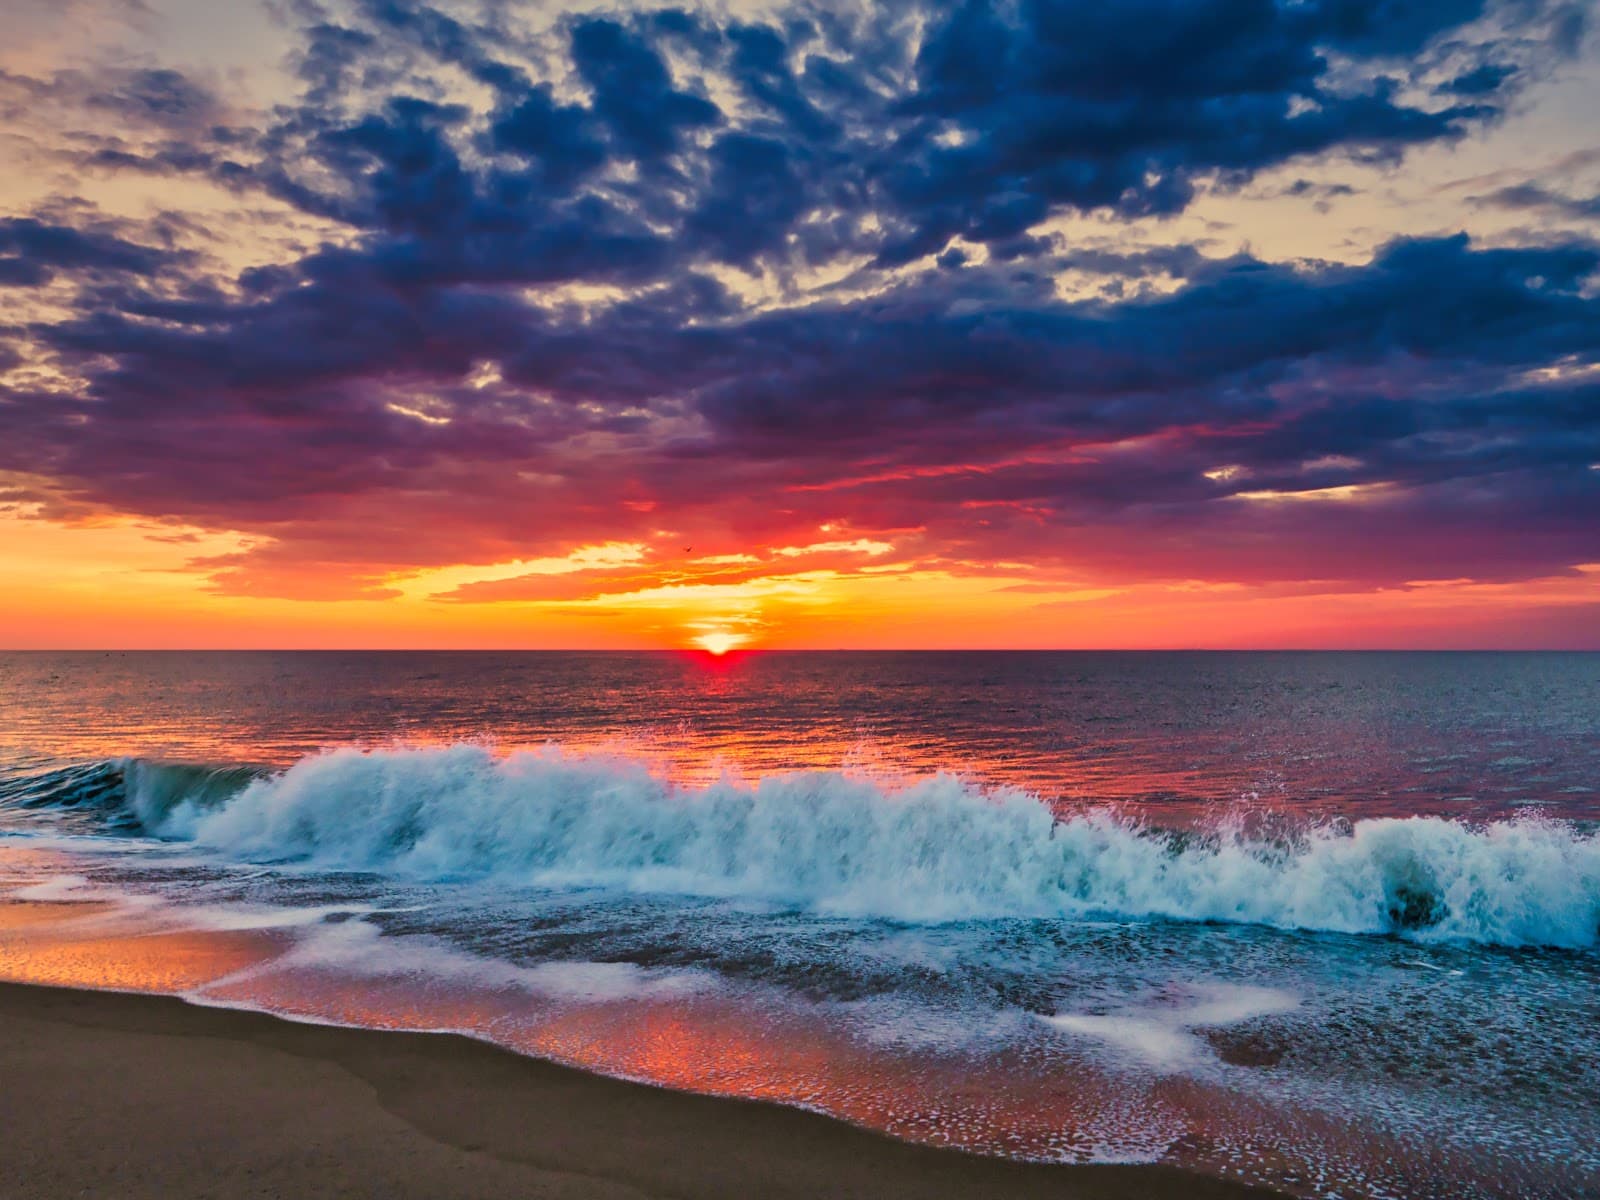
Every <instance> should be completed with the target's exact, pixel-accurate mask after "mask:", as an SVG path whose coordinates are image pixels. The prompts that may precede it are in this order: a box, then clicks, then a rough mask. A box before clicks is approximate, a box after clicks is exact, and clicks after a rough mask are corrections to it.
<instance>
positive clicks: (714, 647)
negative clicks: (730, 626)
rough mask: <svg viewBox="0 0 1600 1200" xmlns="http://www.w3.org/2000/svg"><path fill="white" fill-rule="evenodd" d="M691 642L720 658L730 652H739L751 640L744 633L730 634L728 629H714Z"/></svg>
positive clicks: (697, 636)
mask: <svg viewBox="0 0 1600 1200" xmlns="http://www.w3.org/2000/svg"><path fill="white" fill-rule="evenodd" d="M691 640H692V641H693V642H694V644H695V645H696V646H699V647H700V649H702V650H704V651H706V652H707V653H710V654H716V655H719V656H720V655H723V654H726V653H727V652H728V651H729V650H737V649H738V648H739V647H740V646H742V645H744V644H745V643H746V642H748V641H749V640H750V639H749V637H748V636H746V635H745V634H742V633H730V632H729V631H728V630H726V629H713V630H710V631H709V632H707V633H702V634H698V635H696V636H695V637H694V638H693V639H691Z"/></svg>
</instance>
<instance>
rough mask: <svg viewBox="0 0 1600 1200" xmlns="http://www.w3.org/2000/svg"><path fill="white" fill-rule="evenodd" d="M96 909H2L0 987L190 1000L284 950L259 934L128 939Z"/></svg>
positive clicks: (31, 905)
mask: <svg viewBox="0 0 1600 1200" xmlns="http://www.w3.org/2000/svg"><path fill="white" fill-rule="evenodd" d="M107 916H109V917H111V918H113V921H114V919H115V917H116V913H115V911H114V910H111V911H108V907H107V906H106V905H103V904H96V903H69V904H56V903H46V904H40V903H36V902H20V903H9V904H0V979H5V980H8V981H10V982H13V983H37V984H49V985H53V986H56V987H74V988H95V989H108V990H111V991H119V992H162V993H170V992H186V991H189V990H191V989H193V988H197V987H200V986H201V985H203V984H206V983H209V982H211V981H212V980H213V979H220V978H221V977H222V976H224V975H227V974H230V973H232V972H234V971H238V970H242V969H243V968H245V967H249V966H254V965H255V964H257V963H259V962H261V961H262V960H264V959H266V958H270V957H271V956H272V955H273V954H275V953H277V952H278V951H279V950H281V949H282V946H281V944H280V943H279V942H278V940H277V939H275V938H274V937H272V936H271V935H268V934H264V933H260V932H249V933H240V932H212V931H208V930H167V931H155V932H145V931H129V930H127V929H126V928H125V927H124V928H122V929H118V928H116V927H115V924H114V923H108V922H105V921H102V920H100V919H99V918H102V917H107Z"/></svg>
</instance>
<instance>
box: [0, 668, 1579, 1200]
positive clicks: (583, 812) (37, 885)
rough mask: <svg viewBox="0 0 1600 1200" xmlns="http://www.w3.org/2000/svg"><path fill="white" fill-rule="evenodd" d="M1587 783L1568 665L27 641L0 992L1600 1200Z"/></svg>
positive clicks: (1021, 1134)
mask: <svg viewBox="0 0 1600 1200" xmlns="http://www.w3.org/2000/svg"><path fill="white" fill-rule="evenodd" d="M1597 768H1600V655H1594V654H1587V655H1586V654H1557V653H1551V654H1491V653H1484V654H1454V653H1439V654H1392V653H1231V654H1230V653H1216V654H1211V653H1195V654H1186V653H1127V654H1121V653H1032V652H1017V653H748V654H731V655H728V656H725V657H720V658H719V657H713V656H709V655H704V654H675V653H659V654H620V653H553V652H552V653H423V652H417V653H309V652H306V653H300V652H294V653H290V652H282V653H277V652H274V653H115V652H113V653H87V652H81V653H4V654H0V893H3V896H0V977H3V978H6V979H12V980H23V981H32V982H46V983H60V984H68V985H72V986H81V987H109V988H116V989H122V990H138V991H158V992H169V993H174V994H179V995H183V996H185V997H186V998H188V999H190V1000H192V1001H193V1002H195V1003H199V1004H211V1005H225V1006H240V1007H249V1008H256V1009H262V1010H265V1011H269V1012H274V1013H279V1014H282V1015H285V1016H289V1017H293V1018H296V1019H300V1020H310V1021H322V1022H330V1023H339V1024H355V1025H362V1026H371V1027H377V1028H401V1029H442V1030H452V1031H458V1032H464V1033H467V1034H470V1035H472V1036H475V1037H480V1038H484V1039H487V1040H490V1041H493V1042H496V1043H499V1044H501V1045H504V1046H506V1047H508V1048H510V1049H513V1050H515V1051H518V1052H521V1053H526V1054H532V1055H537V1056H540V1057H545V1058H550V1059H555V1060H558V1061H561V1062H565V1063H570V1064H575V1065H578V1066H581V1067H584V1068H587V1069H590V1070H594V1071H598V1072H603V1073H606V1074H611V1075H616V1076H621V1077H626V1078H633V1079H640V1080H645V1081H649V1082H653V1083H657V1084H661V1085H665V1086H670V1087H677V1088H686V1089H691V1090H696V1091H704V1092H710V1093H716V1094H727V1095H737V1096H745V1097H751V1098H759V1099H767V1100H773V1101H777V1102H781V1103H784V1104H791V1105H797V1106H801V1107H805V1108H810V1109H815V1110H818V1111H822V1112H826V1113H830V1114H833V1115H835V1116H838V1117H840V1118H842V1119H844V1120H848V1121H852V1122H855V1123H858V1124H861V1125H865V1126H868V1127H871V1128H874V1129H878V1130H882V1131H884V1132H887V1133H889V1134H892V1135H894V1136H896V1137H901V1138H906V1139H910V1140H914V1141H920V1142H929V1143H935V1144H940V1145H951V1146H957V1147H961V1148H965V1149H968V1150H973V1151H976V1152H980V1153H985V1154H995V1155H1004V1156H1011V1157H1017V1158H1028V1159H1042V1160H1051V1161H1104V1162H1169V1163H1174V1164H1178V1165H1182V1166H1186V1167H1190V1168H1193V1169H1196V1170H1201V1171H1206V1172H1211V1173H1214V1174H1218V1175H1224V1176H1228V1177H1231V1178H1240V1179H1246V1180H1250V1181H1255V1182H1263V1183H1268V1184H1271V1185H1274V1186H1276V1187H1278V1188H1281V1189H1283V1190H1284V1191H1286V1192H1289V1193H1291V1194H1296V1195H1303V1196H1308V1197H1310V1196H1316V1197H1323V1196H1326V1197H1335V1196H1337V1197H1371V1198H1377V1197H1433V1196H1437V1197H1452V1198H1454V1197H1478V1196H1484V1197H1489V1196H1495V1197H1499V1196H1526V1197H1577V1196H1594V1195H1600V1105H1597V1104H1596V1102H1595V1097H1596V1096H1600V953H1597V951H1600V790H1597V789H1600V769H1597ZM6 914H9V919H5V917H6Z"/></svg>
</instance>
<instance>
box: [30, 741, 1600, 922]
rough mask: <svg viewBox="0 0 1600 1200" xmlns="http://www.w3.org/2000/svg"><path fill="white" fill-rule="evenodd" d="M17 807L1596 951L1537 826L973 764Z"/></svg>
mask: <svg viewBox="0 0 1600 1200" xmlns="http://www.w3.org/2000/svg"><path fill="white" fill-rule="evenodd" d="M0 805H5V806H9V807H13V808H15V807H23V808H28V809H34V810H37V809H40V808H48V807H51V806H55V807H57V808H60V809H63V810H71V811H78V812H82V811H84V810H91V811H94V812H97V813H99V814H100V816H101V818H102V819H103V820H104V822H105V823H106V825H107V826H108V827H110V828H114V829H117V830H120V831H124V832H129V831H132V832H140V833H143V834H145V835H148V836H152V837H159V838H165V839H169V840H181V841H185V842H188V843H191V844H192V845H193V846H194V847H195V848H196V849H199V850H202V851H204V852H206V853H208V854H212V855H216V856H218V857H220V858H222V859H225V860H229V861H238V862H251V863H278V864H291V863H292V864H300V865H305V866H310V867H314V868H320V869H329V870H359V871H372V872H378V873H382V874H388V875H394V876H399V877H404V878H407V879H412V880H419V881H429V882H449V881H452V880H484V879H489V880H494V881H503V882H505V883H507V884H509V885H513V886H531V887H545V888H575V887H593V888H607V889H615V890H621V891H626V892H635V893H642V894H682V895H700V896H712V897H722V898H728V899H733V900H746V901H750V902H755V903H762V904H777V905H785V906H789V907H793V908H795V909H799V910H803V911H812V912H816V913H818V914H823V915H837V916H849V917H857V918H876V919H883V920H890V921H903V922H909V923H935V922H948V921H961V920H985V919H1001V918H1037V919H1060V918H1068V919H1070V918H1088V917H1110V918H1123V919H1130V920H1151V919H1158V920H1177V921H1191V922H1195V921H1198V922H1225V923H1240V924H1250V925H1261V926H1269V927H1276V928H1281V929H1292V930H1307V931H1324V932H1333V933H1344V934H1370V935H1383V936H1402V937H1407V938H1415V939H1421V940H1443V941H1461V942H1470V943H1479V944H1486V945H1501V946H1550V947H1565V948H1570V949H1592V948H1594V947H1595V946H1596V945H1597V943H1600V839H1597V837H1596V836H1595V834H1593V833H1591V832H1585V831H1582V830H1580V829H1578V828H1577V827H1575V826H1572V825H1569V824H1566V823H1563V822H1559V821H1553V820H1546V819H1541V818H1538V817H1523V818H1520V819H1515V820H1509V821H1498V822H1491V823H1487V824H1483V825H1469V824H1467V823H1464V822H1461V821H1456V820H1450V819H1445V818H1439V817H1424V816H1414V817H1405V818H1374V819H1365V820H1355V821H1341V822H1337V823H1328V824H1319V825H1313V826H1309V827H1305V828H1303V829H1301V830H1299V831H1298V832H1296V833H1294V834H1293V835H1290V836H1281V835H1280V836H1275V837H1270V838H1269V837H1264V836H1260V835H1255V834H1251V833H1250V832H1248V831H1247V830H1246V829H1244V828H1243V827H1242V826H1239V825H1237V824H1228V823H1221V824H1219V825H1217V826H1216V827H1214V828H1210V829H1203V830H1198V831H1196V830H1185V831H1175V830H1167V829H1161V828H1158V827H1154V826H1151V825H1149V824H1147V823H1145V822H1142V821H1140V820H1137V819H1134V818H1131V817H1128V816H1126V815H1124V814H1122V813H1119V812H1117V811H1114V810H1111V809H1103V808H1102V809H1088V810H1081V811H1070V812H1059V811H1057V810H1056V809H1055V808H1053V807H1052V806H1051V805H1050V804H1048V803H1046V802H1045V801H1044V800H1042V799H1040V798H1039V797H1037V796H1035V795H1032V794H1030V793H1028V792H1025V791H1021V790H1018V789H1014V788H998V789H986V788H983V787H980V786H978V785H976V784H974V783H973V782H971V781H969V780H965V779H963V778H961V777H959V776H957V775H954V774H937V775H933V776H927V777H923V778H920V779H916V780H913V781H910V782H907V783H905V784H903V785H900V786H890V785H885V784H883V783H881V782H877V781H874V780H871V779H867V778H860V777H856V776H852V775H849V774H846V773H843V772H834V771H807V772H795V773H789V774H780V775H772V776H768V777H765V778H762V779H759V780H756V781H754V782H750V783H744V782H740V781H737V780H733V779H723V780H719V781H717V782H714V783H712V784H709V785H706V786H700V787H679V786H675V785H674V784H672V783H671V782H670V781H668V780H665V779H663V778H661V777H659V776H658V775H656V774H653V773H652V772H651V771H650V770H649V769H648V768H647V767H646V765H645V764H643V763H640V762H631V761H626V760H618V759H608V758H595V757H586V756H579V755H572V754H567V753H563V752H562V751H561V750H560V749H559V748H555V747H552V748H549V749H546V750H542V751H520V752H517V753H512V754H507V755H499V754H496V753H493V752H492V751H491V750H490V749H488V748H486V747H484V746H481V745H476V744H472V745H457V746H450V747H442V748H417V749H408V748H386V749H355V748H344V749H336V750H330V751H326V752H323V753H320V754H316V755H312V756H310V757H307V758H304V759H301V760H300V761H298V762H296V763H294V764H293V765H291V766H290V767H289V768H287V769H286V770H283V771H281V772H277V773H263V772H261V771H259V770H257V769H254V768H249V767H242V766H227V767H204V766H193V765H183V764H162V763H156V762H148V761H144V760H119V761H117V762H115V763H108V764H99V765H97V766H94V767H78V768H70V769H65V770H61V771H56V772H52V773H46V774H44V775H38V776H32V777H29V778H28V779H26V780H23V781H21V782H19V781H16V780H12V781H9V782H8V783H6V784H5V785H4V787H0Z"/></svg>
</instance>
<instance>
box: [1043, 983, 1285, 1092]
mask: <svg viewBox="0 0 1600 1200" xmlns="http://www.w3.org/2000/svg"><path fill="white" fill-rule="evenodd" d="M1165 999H1166V1000H1167V1001H1168V1002H1166V1003H1155V1004H1145V1005H1139V1006H1133V1007H1126V1008H1119V1009H1117V1010H1115V1011H1113V1012H1106V1013H1057V1014H1056V1015H1055V1016H1052V1017H1041V1018H1040V1020H1042V1021H1044V1022H1045V1023H1046V1024H1047V1025H1050V1026H1052V1027H1053V1028H1055V1029H1058V1030H1060V1031H1061V1032H1063V1033H1069V1034H1075V1035H1077V1036H1080V1037H1087V1038H1091V1039H1093V1040H1095V1041H1098V1042H1101V1043H1103V1044H1105V1045H1108V1046H1110V1047H1112V1048H1113V1049H1114V1050H1116V1051H1118V1052H1119V1053H1121V1054H1122V1055H1124V1056H1126V1057H1128V1058H1132V1059H1134V1060H1136V1061H1138V1062H1140V1063H1142V1064H1144V1065H1146V1066H1150V1067H1155V1068H1157V1069H1158V1070H1163V1071H1180V1070H1184V1069H1187V1068H1189V1067H1192V1066H1194V1065H1195V1064H1196V1063H1199V1062H1201V1061H1203V1060H1205V1059H1207V1058H1210V1057H1211V1054H1210V1051H1209V1050H1208V1048H1207V1047H1206V1045H1205V1043H1204V1042H1203V1041H1202V1040H1201V1039H1200V1038H1199V1037H1197V1036H1195V1034H1194V1030H1196V1029H1213V1028H1217V1027H1219V1026H1225V1025H1237V1024H1239V1023H1240V1022H1242V1021H1248V1020H1251V1019H1252V1018H1255V1017H1263V1016H1270V1015H1274V1014H1278V1013H1286V1012H1293V1011H1294V1010H1295V1009H1296V1008H1299V1007H1300V999H1299V997H1298V996H1295V995H1294V994H1293V993H1292V992H1286V991H1283V990H1281V989H1277V988H1260V987H1242V986H1237V985H1222V984H1210V985H1207V986H1204V987H1200V988H1195V989H1191V990H1190V991H1189V992H1188V993H1186V994H1184V995H1182V996H1179V997H1166V998H1165Z"/></svg>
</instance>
